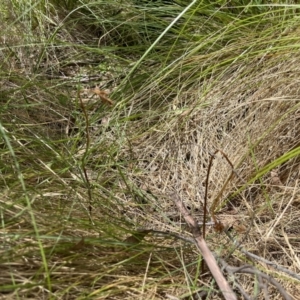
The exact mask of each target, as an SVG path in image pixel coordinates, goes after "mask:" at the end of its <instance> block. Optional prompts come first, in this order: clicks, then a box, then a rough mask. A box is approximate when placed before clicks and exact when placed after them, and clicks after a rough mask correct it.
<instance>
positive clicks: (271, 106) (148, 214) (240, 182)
mask: <svg viewBox="0 0 300 300" xmlns="http://www.w3.org/2000/svg"><path fill="white" fill-rule="evenodd" d="M122 18H124V16H122ZM294 25H295V24H294ZM51 26H52V25H51ZM51 26H50V25H49V28H48V27H47V30H48V29H49V31H51ZM74 28H75V29H76V26H75V27H74ZM74 28H73V27H72V32H73V30H74ZM17 30H20V28H19V27H17ZM36 30H37V31H38V29H36ZM65 30H66V28H64V30H63V31H62V32H59V34H58V35H61V36H62V37H64V38H65V39H66V40H67V41H69V42H70V44H71V43H74V44H75V43H76V39H74V36H68V34H67V30H66V31H65ZM7 32H8V31H6V34H7ZM12 32H14V31H13V30H12ZM18 32H19V31H18ZM120 32H121V31H120ZM284 32H285V31H284ZM298 33H299V30H298V29H295V30H291V31H288V32H285V33H284V35H282V36H281V38H278V40H277V33H276V32H275V29H274V35H272V36H271V37H269V38H270V40H271V41H272V42H274V44H276V43H275V42H276V41H277V42H278V43H279V46H280V47H279V46H278V45H277V44H276V45H277V46H278V48H276V45H275V46H274V49H275V50H273V51H269V50H268V49H269V48H268V47H267V46H266V45H267V42H266V44H262V45H261V44H260V43H259V42H256V41H257V39H258V37H257V36H256V35H257V33H255V34H254V33H253V34H251V33H247V34H248V38H249V44H251V45H252V46H253V48H254V50H253V52H251V51H250V54H249V56H242V55H241V58H240V57H239V54H238V53H239V50H240V49H242V48H243V47H241V48H239V47H240V44H242V45H246V46H247V40H246V41H244V40H243V39H242V37H241V39H240V40H236V41H235V42H234V43H232V44H229V45H228V47H227V46H226V47H225V46H224V48H223V49H221V50H218V51H215V52H213V51H212V54H210V53H209V52H207V53H206V52H205V53H204V54H203V53H198V52H195V54H193V55H192V56H189V57H186V58H185V57H184V56H183V57H182V59H181V60H180V61H177V63H176V64H174V66H173V67H170V68H169V69H166V72H164V71H163V70H164V66H161V67H157V66H154V67H151V66H152V65H151V64H150V67H149V70H142V71H141V70H138V71H137V72H140V73H141V75H140V74H139V73H138V76H141V77H143V76H144V73H143V72H145V73H146V72H148V71H149V73H151V72H153V80H152V77H151V78H150V79H151V80H150V79H149V78H148V81H147V82H146V83H145V84H144V85H141V87H140V85H137V87H135V86H134V87H132V89H133V90H134V94H133V95H132V94H130V96H128V97H127V96H126V95H128V88H127V89H126V88H124V87H123V86H121V87H119V90H118V89H116V87H115V86H116V85H118V83H119V81H120V80H119V79H116V80H114V79H111V77H110V76H111V72H107V73H106V75H105V76H106V77H105V76H104V79H103V78H102V77H101V78H100V77H97V80H98V82H97V83H98V85H99V86H101V88H102V85H103V86H105V87H108V88H109V89H111V90H115V89H116V91H115V93H112V94H111V95H110V97H111V99H112V101H113V103H114V106H113V107H110V106H107V105H105V103H102V102H101V101H97V100H98V99H96V98H95V97H94V98H93V100H92V101H88V99H87V98H85V99H82V100H84V101H83V103H84V105H85V109H86V113H87V116H88V125H89V126H88V129H89V131H88V133H89V135H87V131H86V126H87V120H86V118H85V116H84V111H82V107H81V106H80V99H79V97H78V90H82V89H83V90H84V89H87V90H89V89H90V88H95V86H94V85H95V84H94V82H93V83H91V82H89V83H88V84H87V85H84V84H83V83H82V82H81V81H80V80H81V79H82V78H84V76H85V75H84V74H86V73H89V72H90V73H89V75H96V76H98V75H99V74H98V73H99V72H98V69H97V67H95V68H94V66H92V67H91V66H90V65H89V63H88V62H89V61H90V57H89V54H90V53H89V52H88V50H87V49H90V48H88V47H89V46H88V45H87V44H84V46H86V48H84V47H82V48H81V47H75V46H74V48H73V47H72V45H71V46H70V47H69V46H68V47H66V48H63V49H64V50H65V52H64V51H63V50H61V51H62V52H60V51H57V48H56V47H53V48H52V47H51V46H50V45H48V46H49V49H48V48H47V50H45V51H46V54H47V55H45V57H44V59H43V60H41V62H40V64H38V65H39V67H40V68H39V69H38V70H35V71H34V72H33V70H32V68H31V67H32V65H35V64H36V57H37V56H35V55H32V54H36V53H40V52H39V51H41V48H43V44H42V43H41V44H40V45H39V47H41V48H39V47H36V48H35V49H34V50H35V51H36V52H35V51H34V52H33V53H32V52H30V51H27V50H28V49H26V46H25V47H23V46H19V47H16V50H15V51H11V48H9V47H6V48H4V49H3V53H2V56H1V57H2V58H3V64H2V67H3V69H4V70H6V73H5V76H4V75H3V74H2V75H3V76H2V77H1V80H0V84H1V88H3V93H2V94H1V96H3V97H2V98H1V102H2V104H3V105H2V107H1V109H2V110H1V114H2V115H1V117H2V120H1V124H2V126H3V128H4V129H5V130H4V133H5V134H3V132H2V133H1V134H2V136H4V137H7V138H8V140H9V141H10V146H11V148H12V149H11V148H10V147H9V143H7V141H6V140H5V139H4V142H3V143H1V145H0V151H1V152H0V155H1V164H0V166H1V182H2V186H1V195H2V196H1V199H0V223H1V229H0V241H1V245H0V257H1V259H0V267H1V271H0V281H1V287H0V299H194V298H195V299H197V297H198V298H199V297H200V296H201V295H204V292H207V295H206V297H207V299H220V298H221V296H220V294H219V293H218V291H217V287H216V285H215V284H214V281H213V279H212V278H211V276H210V274H209V273H208V272H206V273H205V274H202V275H201V270H200V269H201V257H200V255H199V252H198V250H197V248H196V247H195V245H193V244H192V243H189V242H187V240H180V239H178V238H174V235H173V236H172V235H171V234H168V233H169V232H170V233H175V234H177V235H180V236H181V237H186V238H191V234H190V233H189V230H188V228H187V226H186V225H185V224H184V221H183V218H182V216H181V215H180V213H179V212H178V211H177V209H176V207H175V204H174V201H173V200H174V199H171V197H170V194H172V193H173V192H174V191H176V192H177V193H178V194H179V195H180V197H181V198H182V199H184V204H185V205H186V207H187V208H188V209H189V210H190V212H191V213H192V214H193V215H194V216H196V218H197V219H198V220H199V222H201V221H203V220H202V219H203V202H204V194H205V189H206V188H207V189H208V207H209V209H210V210H211V211H212V212H213V214H214V215H215V216H216V217H217V219H218V220H220V221H221V223H222V224H223V225H224V227H225V228H226V229H228V228H230V229H231V231H230V233H231V235H232V236H234V237H235V238H236V239H238V240H240V241H242V245H241V246H242V247H243V250H245V251H248V252H251V253H253V254H255V255H257V256H258V257H260V258H264V259H266V260H268V261H271V262H273V263H275V264H276V265H279V266H281V267H282V268H286V269H288V270H289V271H290V272H291V274H287V273H285V272H283V269H282V270H281V271H280V270H278V269H276V268H274V267H272V266H270V265H268V264H267V263H266V261H261V260H258V259H250V258H249V257H248V256H247V255H245V252H242V251H240V250H238V249H236V250H235V251H234V252H232V249H233V248H234V243H233V241H232V240H230V239H229V238H228V236H227V235H226V234H225V233H224V232H216V231H215V230H214V229H213V227H212V226H208V229H207V234H206V241H207V243H208V244H209V246H210V248H211V250H212V251H213V252H214V253H215V254H216V255H217V256H219V257H222V258H223V259H224V260H226V261H227V263H229V264H230V265H232V266H235V267H240V266H244V265H245V264H251V265H252V266H254V267H255V268H256V269H257V270H260V271H262V272H264V273H266V274H269V275H271V276H272V277H273V278H275V279H276V280H277V281H278V282H280V283H281V284H282V286H283V287H284V289H285V290H286V291H287V293H289V294H290V295H291V296H292V297H293V299H300V297H299V296H298V295H300V284H299V278H298V279H297V278H295V277H293V274H299V272H300V271H299V270H300V259H299V233H300V232H299V228H300V227H299V225H300V224H299V222H300V221H299V220H300V213H299V212H300V210H299V205H300V184H299V172H300V168H299V164H300V159H299V155H298V156H295V157H293V158H292V159H286V160H284V161H282V162H278V163H276V161H277V160H278V159H279V158H280V157H282V156H283V155H285V154H287V153H288V152H289V151H291V150H293V149H297V148H299V146H300V142H299V139H300V126H299V120H300V102H299V99H300V91H299V86H300V84H299V83H300V82H299V81H300V79H299V73H300V67H299V65H300V64H299V63H300V55H299V54H298V49H297V47H296V46H293V45H297V43H298ZM35 34H36V33H35ZM232 34H233V33H232ZM92 36H93V35H92ZM106 36H107V37H109V34H107V33H106ZM274 36H275V37H276V38H275V37H274ZM2 38H3V37H2ZM267 38H268V37H267ZM77 39H78V41H79V43H80V46H81V42H82V40H83V36H78V37H77ZM261 41H263V39H261ZM7 42H9V43H11V44H18V42H19V40H18V39H15V38H12V37H11V39H7ZM85 43H87V41H85ZM77 46H78V45H77ZM285 46H286V47H285ZM264 47H265V48H264ZM30 49H32V48H30ZM90 50H91V53H93V55H95V56H97V55H98V53H97V52H96V51H95V50H94V49H92V48H91V49H90ZM255 50H256V51H255ZM42 51H44V50H43V49H42ZM92 51H94V52H92ZM127 51H128V50H127ZM85 52H87V53H85ZM199 52H200V50H199ZM116 53H117V52H116ZM39 57H40V56H39ZM66 57H67V58H66ZM70 57H72V58H73V59H74V60H76V61H77V62H78V61H80V63H78V64H74V66H73V65H70ZM235 58H236V59H235ZM61 61H62V62H63V63H62V64H61ZM158 61H160V60H158ZM161 61H163V60H161ZM228 61H230V63H226V62H228ZM82 62H86V63H82ZM104 62H105V61H104ZM110 62H111V61H110ZM110 62H109V63H110ZM122 62H123V63H124V60H123V61H122ZM64 63H65V65H64ZM151 63H152V62H151ZM97 64H98V62H97ZM120 64H121V62H120ZM210 65H211V66H213V67H212V69H211V70H212V71H211V72H210V73H209V72H208V73H207V74H208V75H206V76H202V75H201V68H203V72H206V67H207V66H210ZM64 66H65V67H64ZM66 66H67V67H66ZM66 69H68V70H69V71H70V72H69V73H68V74H67V76H65V77H64V79H62V78H61V77H59V76H57V75H59V74H61V72H62V71H65V70H66ZM115 70H116V69H115ZM50 71H51V72H50ZM32 72H33V73H32ZM49 72H50V73H49ZM155 72H156V73H155ZM160 72H161V73H160ZM78 74H80V76H79V77H80V78H79V79H78V78H77V77H76V76H77V75H78ZM156 74H160V75H157V76H156ZM154 75H155V76H154ZM138 76H137V77H138ZM134 80H137V79H136V78H134ZM134 80H132V82H129V83H130V84H132V85H134V83H136V81H134ZM77 84H79V85H80V86H79V87H78V85H77ZM106 84H107V85H106ZM96 88H97V87H96ZM123 88H124V89H123ZM82 97H92V95H88V96H86V95H84V96H83V95H82ZM126 97H127V98H126ZM102 100H103V99H102ZM87 141H89V143H87ZM87 144H88V147H87ZM216 149H220V150H221V151H222V152H224V153H225V154H226V155H227V157H228V158H229V159H230V161H231V162H232V164H233V166H234V169H235V172H236V174H237V175H235V176H233V177H232V178H231V177H230V174H231V172H232V168H231V167H230V165H229V164H228V162H227V161H226V159H225V158H224V156H223V155H221V153H220V152H218V153H217V154H216V156H215V158H214V160H213V166H212V168H211V169H210V176H209V185H208V187H206V184H205V181H206V177H207V172H208V164H209V161H210V159H211V154H212V153H214V152H215V150H216ZM298 153H299V152H298ZM16 161H17V162H18V164H17V163H16ZM272 162H275V168H271V169H270V171H269V172H266V173H264V174H263V175H262V176H258V177H257V174H259V170H261V169H262V168H264V167H265V166H266V165H268V164H270V163H272ZM84 172H86V173H87V175H88V181H87V180H86V177H85V176H84ZM21 175H22V176H21ZM22 180H23V181H24V183H25V188H23V186H22V184H23V181H22ZM227 181H228V183H227V185H226V186H225V183H226V182H227ZM221 191H222V193H221ZM88 192H91V199H90V198H89V193H88ZM90 205H92V208H93V209H92V214H90V211H89V206H90ZM209 218H211V216H209ZM208 221H210V220H208ZM36 228H37V229H38V230H37V229H36ZM141 228H144V229H145V228H146V229H149V230H150V229H153V231H150V232H149V233H148V234H147V235H145V237H144V239H143V240H142V241H140V242H136V243H135V242H134V243H127V242H126V238H128V237H131V236H132V235H134V234H135V233H136V232H135V231H136V230H138V229H141ZM155 231H156V232H155ZM162 231H164V232H165V234H162V233H161V232H162ZM127 241H128V240H127ZM39 243H40V244H41V245H42V250H41V248H40V244H39ZM45 260H46V263H45ZM234 276H235V278H236V279H237V280H238V282H239V284H240V285H241V286H242V287H243V289H244V290H245V291H246V292H248V293H249V294H251V295H254V294H255V289H256V287H255V285H256V284H258V283H259V280H258V279H256V278H255V276H253V275H250V274H238V275H237V274H235V275H234ZM298 276H299V275H298ZM228 280H229V282H230V284H232V278H230V276H228ZM235 291H237V289H236V288H235ZM268 292H269V295H270V299H281V298H280V295H279V293H278V290H277V289H276V288H275V287H274V286H269V287H268ZM201 293H202V294H201ZM238 295H239V297H241V296H240V294H238ZM253 297H254V296H253ZM255 299H267V297H266V295H265V294H263V292H261V293H259V294H258V295H256V298H255Z"/></svg>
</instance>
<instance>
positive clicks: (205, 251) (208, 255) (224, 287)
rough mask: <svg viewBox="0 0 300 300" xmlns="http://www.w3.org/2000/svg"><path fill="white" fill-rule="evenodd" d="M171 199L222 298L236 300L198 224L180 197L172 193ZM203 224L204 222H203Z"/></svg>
mask: <svg viewBox="0 0 300 300" xmlns="http://www.w3.org/2000/svg"><path fill="white" fill-rule="evenodd" d="M171 197H172V198H173V199H174V202H175V204H176V206H177V208H178V210H179V211H180V213H181V214H182V216H183V217H184V219H185V221H186V223H187V224H188V225H189V226H190V228H191V230H192V234H193V237H194V239H195V241H196V244H197V246H198V248H199V250H200V252H201V254H202V256H203V258H204V260H205V262H206V264H207V266H208V268H209V270H210V272H211V274H212V276H213V277H214V279H215V280H216V282H217V284H218V286H219V288H220V291H221V292H222V294H223V296H224V298H225V299H226V300H237V298H236V295H235V294H234V292H233V290H232V289H231V287H230V286H229V283H228V282H227V280H226V279H225V277H224V275H223V274H222V272H221V270H220V268H219V266H218V264H217V261H216V259H215V257H214V256H213V254H212V252H211V251H210V250H209V248H208V246H207V244H206V242H205V240H204V239H203V237H202V235H201V232H200V230H199V227H198V224H197V222H196V221H195V219H194V218H193V217H192V216H191V215H190V214H189V212H188V211H187V209H186V208H185V206H184V204H183V203H182V200H181V199H180V197H179V196H178V195H177V194H176V193H174V194H173V195H171ZM204 222H205V221H204Z"/></svg>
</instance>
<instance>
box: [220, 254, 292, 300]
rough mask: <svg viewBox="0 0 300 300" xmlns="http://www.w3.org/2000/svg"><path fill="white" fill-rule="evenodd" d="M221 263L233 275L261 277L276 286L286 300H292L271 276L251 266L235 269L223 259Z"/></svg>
mask: <svg viewBox="0 0 300 300" xmlns="http://www.w3.org/2000/svg"><path fill="white" fill-rule="evenodd" d="M219 261H220V263H221V264H222V266H223V267H224V269H225V270H226V271H227V272H228V273H229V274H231V275H233V274H234V273H242V274H253V275H257V276H260V277H261V278H263V279H265V280H266V281H268V282H269V283H271V284H272V285H274V286H275V287H276V288H277V290H278V291H279V293H280V294H281V295H282V297H283V298H284V299H286V300H292V298H291V297H290V296H289V295H288V294H287V292H286V291H285V290H284V288H283V287H282V285H281V284H280V283H279V282H277V281H276V280H275V279H274V278H272V277H271V276H269V275H267V274H265V273H262V272H261V271H259V270H257V269H255V268H254V267H252V266H249V265H247V266H242V267H233V266H230V265H229V264H228V263H227V262H226V261H224V260H223V259H221V258H220V259H219ZM232 277H234V276H232Z"/></svg>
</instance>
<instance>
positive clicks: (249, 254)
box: [225, 231, 300, 280]
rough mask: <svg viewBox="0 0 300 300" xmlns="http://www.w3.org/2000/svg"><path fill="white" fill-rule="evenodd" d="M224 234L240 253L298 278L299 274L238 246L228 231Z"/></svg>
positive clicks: (299, 278)
mask: <svg viewBox="0 0 300 300" xmlns="http://www.w3.org/2000/svg"><path fill="white" fill-rule="evenodd" d="M225 233H226V235H227V236H228V237H229V238H230V239H231V241H232V242H233V243H234V245H235V246H236V248H237V249H239V250H240V251H241V252H242V253H244V254H245V255H247V256H248V257H249V258H252V259H255V260H258V261H261V262H263V263H265V264H267V265H269V266H271V267H273V268H274V269H276V270H278V271H281V272H283V273H286V274H288V275H289V276H291V277H293V278H295V279H298V280H300V275H298V274H296V273H294V272H292V271H290V270H288V269H286V268H284V267H282V266H280V265H278V264H277V263H274V262H271V261H269V260H267V259H265V258H263V257H260V256H258V255H256V254H253V253H251V252H248V251H247V250H245V249H244V248H243V247H241V246H240V243H239V242H237V241H235V240H234V238H233V237H232V236H231V235H230V233H229V232H228V231H225Z"/></svg>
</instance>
